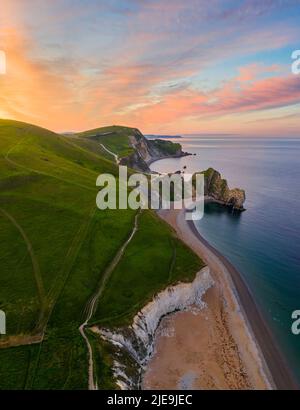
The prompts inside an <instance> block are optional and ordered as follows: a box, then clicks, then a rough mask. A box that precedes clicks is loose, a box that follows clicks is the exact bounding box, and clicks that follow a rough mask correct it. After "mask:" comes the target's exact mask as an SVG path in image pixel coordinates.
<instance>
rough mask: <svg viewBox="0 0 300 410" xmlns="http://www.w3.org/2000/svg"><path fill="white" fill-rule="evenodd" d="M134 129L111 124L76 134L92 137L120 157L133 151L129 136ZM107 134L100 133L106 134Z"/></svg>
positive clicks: (82, 136) (81, 136)
mask: <svg viewBox="0 0 300 410" xmlns="http://www.w3.org/2000/svg"><path fill="white" fill-rule="evenodd" d="M134 132H135V129H133V128H129V127H120V126H116V125H113V126H111V127H102V128H96V129H93V130H89V131H85V132H82V133H79V134H77V136H78V137H80V138H84V137H91V136H92V137H93V136H95V135H97V137H96V138H93V139H94V140H95V141H97V143H98V144H103V145H104V146H105V147H106V148H108V149H109V150H110V151H112V152H114V153H115V154H117V155H118V156H119V157H120V158H121V157H126V156H128V155H130V154H132V152H133V148H132V147H131V145H130V141H129V138H128V137H129V136H130V135H133V134H134ZM106 133H107V135H101V134H106Z"/></svg>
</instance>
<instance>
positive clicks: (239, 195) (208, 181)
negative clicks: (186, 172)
mask: <svg viewBox="0 0 300 410" xmlns="http://www.w3.org/2000/svg"><path fill="white" fill-rule="evenodd" d="M201 174H204V195H205V196H206V197H207V198H210V199H212V200H215V201H216V202H220V203H222V204H224V205H227V206H231V207H232V208H233V209H237V210H239V211H243V210H244V202H245V200H246V195H245V191H244V190H243V189H239V188H234V189H229V187H228V184H227V181H226V179H222V177H221V175H220V173H219V172H218V171H216V170H215V169H213V168H208V169H207V170H206V171H202V172H201Z"/></svg>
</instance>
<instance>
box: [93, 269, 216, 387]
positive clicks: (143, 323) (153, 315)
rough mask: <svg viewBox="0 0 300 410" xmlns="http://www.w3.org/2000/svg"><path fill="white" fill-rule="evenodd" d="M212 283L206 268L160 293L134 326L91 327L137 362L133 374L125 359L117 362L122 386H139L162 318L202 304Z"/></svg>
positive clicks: (136, 318)
mask: <svg viewBox="0 0 300 410" xmlns="http://www.w3.org/2000/svg"><path fill="white" fill-rule="evenodd" d="M212 285H213V280H212V278H211V275H210V272H209V268H208V267H205V268H203V269H201V270H200V271H199V272H198V273H197V275H196V277H195V279H194V281H193V282H191V283H179V284H177V285H174V286H170V287H168V288H167V289H165V290H164V291H162V292H160V293H158V294H157V295H156V296H155V297H154V298H153V300H152V301H151V302H150V303H148V304H147V305H146V306H145V307H144V308H143V309H142V310H141V311H140V312H138V314H137V315H136V316H135V317H134V319H133V323H132V325H131V326H129V327H127V328H120V329H115V330H111V329H104V328H95V327H94V328H93V329H92V330H93V331H94V332H96V333H98V334H100V336H101V338H103V339H104V340H106V341H107V342H109V343H111V344H112V345H114V347H115V348H116V349H117V351H116V356H117V357H122V351H123V352H124V351H126V353H128V354H129V355H130V357H131V359H133V360H134V362H135V364H137V365H138V366H137V368H136V369H138V371H135V373H134V372H133V371H132V368H131V369H129V368H128V367H126V364H125V363H122V361H120V360H119V361H117V360H115V361H114V364H113V371H114V377H115V379H116V384H117V385H118V386H119V387H120V388H122V389H133V388H137V387H139V383H140V373H141V372H142V370H143V368H144V367H145V365H146V364H147V363H148V361H149V359H150V357H151V355H152V353H153V349H154V337H155V332H156V329H157V327H158V325H159V322H160V320H161V318H162V317H163V316H165V315H167V314H169V313H171V312H175V311H178V310H184V309H186V308H187V307H189V306H191V305H195V304H196V305H198V306H200V307H201V306H203V303H204V302H203V301H202V296H203V295H204V293H205V292H206V290H207V289H208V288H209V287H211V286H212ZM127 362H128V361H127ZM133 373H134V374H133ZM137 373H138V374H137Z"/></svg>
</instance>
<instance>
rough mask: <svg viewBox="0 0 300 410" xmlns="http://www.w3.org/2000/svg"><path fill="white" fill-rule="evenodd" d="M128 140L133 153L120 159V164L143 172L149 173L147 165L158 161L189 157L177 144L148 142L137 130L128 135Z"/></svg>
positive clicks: (157, 140) (156, 141)
mask: <svg viewBox="0 0 300 410" xmlns="http://www.w3.org/2000/svg"><path fill="white" fill-rule="evenodd" d="M129 140H130V144H131V146H132V147H133V148H134V151H133V153H131V154H130V155H128V156H126V157H123V158H121V159H120V164H121V165H127V166H128V167H130V168H133V169H137V170H139V171H143V172H151V170H150V168H149V165H150V164H151V163H152V162H154V161H157V160H159V159H163V158H180V157H183V156H187V155H191V154H190V153H188V152H184V151H182V147H181V145H180V144H178V143H174V142H171V141H167V140H161V139H154V140H148V139H147V138H145V137H144V135H143V134H142V133H141V132H140V131H139V130H138V129H134V130H133V132H132V135H129Z"/></svg>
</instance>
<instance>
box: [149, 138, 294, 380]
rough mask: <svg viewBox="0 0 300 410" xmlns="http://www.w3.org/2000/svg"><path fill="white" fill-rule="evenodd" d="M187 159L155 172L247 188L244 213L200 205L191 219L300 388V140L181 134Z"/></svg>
mask: <svg viewBox="0 0 300 410" xmlns="http://www.w3.org/2000/svg"><path fill="white" fill-rule="evenodd" d="M169 140H170V141H172V140H173V141H174V142H179V143H180V144H181V145H182V148H183V150H184V151H187V152H190V153H193V154H196V155H192V156H187V157H182V158H173V159H163V160H160V161H156V162H154V163H153V164H152V165H151V169H152V170H154V171H157V172H175V171H178V170H181V171H183V169H184V167H186V169H185V173H190V174H192V173H194V172H196V171H202V170H205V169H207V168H208V167H213V168H215V169H216V170H218V171H219V172H220V173H221V175H222V177H223V178H225V179H227V182H228V184H229V187H230V188H235V187H238V188H242V189H244V190H245V191H246V202H245V205H244V206H245V208H246V211H245V212H242V213H238V214H237V213H232V212H231V210H229V209H228V208H226V207H224V206H221V205H218V204H212V203H210V204H206V205H205V213H204V217H203V218H202V219H201V220H200V221H195V224H196V227H197V229H198V230H199V232H200V233H201V235H202V236H203V237H204V238H205V239H206V240H207V241H208V242H209V243H210V244H211V245H213V246H214V247H215V248H216V249H217V250H219V251H220V252H221V253H222V254H223V255H224V256H226V257H227V259H229V261H230V262H231V263H232V264H233V265H234V266H235V267H236V268H237V269H238V270H239V272H240V273H241V275H242V276H243V278H244V281H245V282H246V284H247V285H248V287H249V289H250V291H251V293H252V295H253V298H254V300H255V302H256V304H257V305H258V307H259V308H260V310H261V312H262V315H263V317H264V319H265V321H266V322H267V323H268V325H269V328H270V330H271V331H272V333H273V336H274V338H275V339H276V341H277V345H278V347H279V349H280V351H281V352H282V354H283V356H284V357H285V359H286V361H287V364H288V365H289V367H290V369H291V371H292V372H293V373H294V375H295V377H296V379H297V380H298V382H299V383H300V334H299V335H295V334H293V332H292V323H293V322H294V321H295V320H294V319H292V313H293V312H294V311H296V310H300V138H299V139H296V138H274V139H272V138H261V137H260V138H258V137H247V138H246V137H243V138H242V137H237V136H234V137H232V136H211V135H210V136H204V135H185V136H183V137H182V138H180V139H179V138H176V139H172V138H169Z"/></svg>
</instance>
